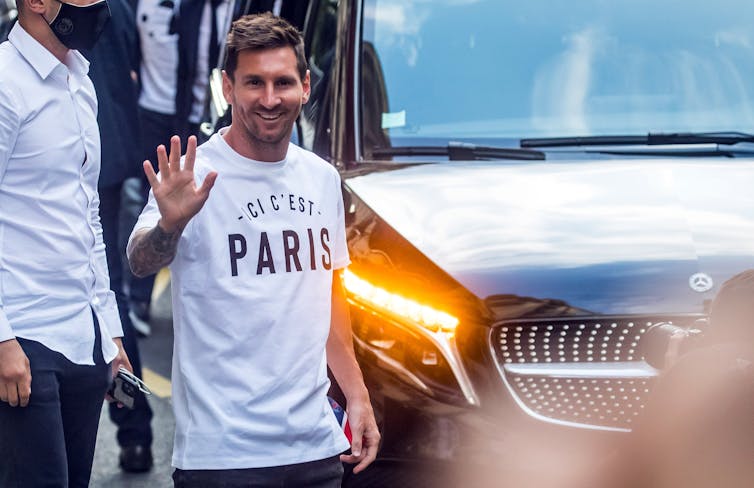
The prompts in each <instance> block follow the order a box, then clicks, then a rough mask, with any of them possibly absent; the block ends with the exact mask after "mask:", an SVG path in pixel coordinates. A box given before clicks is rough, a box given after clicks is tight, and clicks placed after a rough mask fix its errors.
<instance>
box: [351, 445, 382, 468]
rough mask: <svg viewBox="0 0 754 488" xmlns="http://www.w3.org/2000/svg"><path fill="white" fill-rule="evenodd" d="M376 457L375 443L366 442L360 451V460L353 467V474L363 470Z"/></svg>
mask: <svg viewBox="0 0 754 488" xmlns="http://www.w3.org/2000/svg"><path fill="white" fill-rule="evenodd" d="M376 457H377V444H374V445H372V444H371V443H370V442H366V443H365V445H364V449H362V452H361V461H359V464H357V465H356V467H355V468H353V472H354V474H359V473H360V472H362V471H364V470H365V469H366V468H367V466H369V465H370V464H372V461H374V460H375V458H376Z"/></svg>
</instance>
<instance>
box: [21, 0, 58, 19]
mask: <svg viewBox="0 0 754 488" xmlns="http://www.w3.org/2000/svg"><path fill="white" fill-rule="evenodd" d="M51 2H52V0H18V3H19V4H23V5H22V6H21V8H20V9H19V14H23V13H26V12H30V13H35V14H42V15H45V14H46V13H47V9H48V7H49V4H50V3H51ZM46 18H47V17H45V19H46Z"/></svg>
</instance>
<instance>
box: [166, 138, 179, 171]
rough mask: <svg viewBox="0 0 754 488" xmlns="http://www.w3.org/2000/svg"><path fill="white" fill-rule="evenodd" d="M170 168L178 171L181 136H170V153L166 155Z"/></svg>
mask: <svg viewBox="0 0 754 488" xmlns="http://www.w3.org/2000/svg"><path fill="white" fill-rule="evenodd" d="M168 162H169V163H170V169H171V170H173V171H178V170H180V169H181V138H180V137H178V136H173V137H171V138H170V155H169V156H168Z"/></svg>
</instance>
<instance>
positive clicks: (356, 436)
mask: <svg viewBox="0 0 754 488" xmlns="http://www.w3.org/2000/svg"><path fill="white" fill-rule="evenodd" d="M351 432H352V437H351V454H353V455H354V456H356V457H361V442H362V436H363V435H364V426H363V425H362V424H361V422H357V423H356V425H352V426H351Z"/></svg>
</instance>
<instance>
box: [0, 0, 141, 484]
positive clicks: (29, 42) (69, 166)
mask: <svg viewBox="0 0 754 488" xmlns="http://www.w3.org/2000/svg"><path fill="white" fill-rule="evenodd" d="M71 1H72V2H73V3H62V2H60V1H58V0H21V1H19V4H18V7H19V18H18V23H17V24H16V25H15V26H14V27H13V29H12V31H11V33H10V35H9V37H8V41H6V42H4V43H2V44H1V45H0V250H2V251H0V486H3V487H6V486H7V487H10V486H13V487H27V486H28V487H38V486H49V487H53V486H59V487H85V486H87V485H88V483H89V477H90V473H91V466H92V458H93V455H94V444H95V440H96V435H97V426H98V421H99V415H100V412H101V409H102V400H103V397H104V395H105V392H106V390H107V387H108V385H109V383H110V381H111V379H112V377H113V372H115V371H117V369H118V368H119V367H120V366H125V367H126V368H127V369H130V364H129V362H128V357H127V355H126V353H125V352H124V350H123V346H122V343H121V339H120V337H121V336H122V334H123V332H122V329H121V323H120V319H119V317H118V309H117V306H116V301H115V296H114V294H113V293H112V292H111V291H110V289H109V279H108V272H107V261H106V257H105V248H104V245H103V241H102V228H101V226H100V221H99V216H98V206H99V198H98V195H97V179H98V176H99V171H100V138H99V130H98V126H97V119H96V114H97V100H96V97H95V92H94V88H93V86H92V82H91V81H90V80H89V78H88V77H87V70H88V63H87V61H86V60H85V59H84V57H83V56H82V55H81V54H80V53H79V52H78V51H77V49H80V48H81V49H84V48H91V47H92V46H93V45H94V43H95V42H96V40H97V38H98V36H99V34H100V32H101V31H102V29H103V28H104V26H105V23H106V22H107V20H108V18H109V10H108V6H107V3H106V2H105V1H104V0H101V1H99V2H95V3H92V2H91V1H88V0H71Z"/></svg>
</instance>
